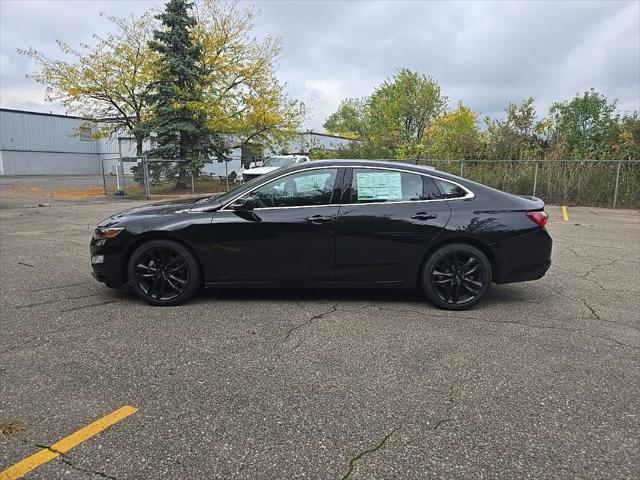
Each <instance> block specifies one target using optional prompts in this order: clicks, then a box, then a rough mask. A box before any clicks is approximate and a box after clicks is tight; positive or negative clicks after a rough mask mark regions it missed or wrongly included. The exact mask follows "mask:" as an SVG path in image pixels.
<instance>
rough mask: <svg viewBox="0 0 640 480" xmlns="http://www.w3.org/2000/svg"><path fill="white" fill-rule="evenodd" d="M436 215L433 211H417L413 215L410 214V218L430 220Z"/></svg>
mask: <svg viewBox="0 0 640 480" xmlns="http://www.w3.org/2000/svg"><path fill="white" fill-rule="evenodd" d="M437 216H438V215H436V214H435V213H427V212H418V213H416V214H415V215H411V218H413V219H414V220H431V219H433V218H436V217H437Z"/></svg>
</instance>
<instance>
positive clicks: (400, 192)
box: [350, 168, 424, 203]
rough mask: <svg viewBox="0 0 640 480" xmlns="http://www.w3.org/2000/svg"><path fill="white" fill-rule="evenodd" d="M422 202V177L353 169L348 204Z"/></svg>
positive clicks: (395, 172)
mask: <svg viewBox="0 0 640 480" xmlns="http://www.w3.org/2000/svg"><path fill="white" fill-rule="evenodd" d="M411 200H424V197H423V183H422V176H421V175H415V174H413V173H405V172H398V171H394V170H376V169H372V168H354V169H353V176H352V179H351V199H350V203H384V202H404V201H411Z"/></svg>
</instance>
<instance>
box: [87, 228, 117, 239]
mask: <svg viewBox="0 0 640 480" xmlns="http://www.w3.org/2000/svg"><path fill="white" fill-rule="evenodd" d="M123 230H124V228H123V227H98V228H96V229H95V230H94V231H93V239H94V240H102V239H103V238H115V237H117V236H118V235H119V234H120V232H121V231H123Z"/></svg>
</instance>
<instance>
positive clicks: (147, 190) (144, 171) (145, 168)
mask: <svg viewBox="0 0 640 480" xmlns="http://www.w3.org/2000/svg"><path fill="white" fill-rule="evenodd" d="M142 182H143V183H144V196H145V198H147V199H149V198H151V188H150V187H149V167H148V165H147V157H142Z"/></svg>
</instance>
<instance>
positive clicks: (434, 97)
mask: <svg viewBox="0 0 640 480" xmlns="http://www.w3.org/2000/svg"><path fill="white" fill-rule="evenodd" d="M446 104H447V97H445V96H444V95H443V94H442V92H441V91H440V86H439V85H438V84H437V82H435V81H434V80H432V79H431V78H430V77H427V76H426V75H423V74H420V73H416V72H412V71H411V70H407V69H406V68H403V69H401V70H400V71H399V72H398V73H397V74H396V75H395V76H394V77H393V78H391V79H389V80H387V81H385V82H384V83H382V85H380V86H378V87H377V88H376V89H375V90H374V92H373V94H372V95H371V96H370V97H365V98H362V99H354V98H349V99H346V100H343V101H342V102H341V103H340V107H339V108H338V110H337V111H336V112H335V113H333V114H332V115H330V116H329V117H328V118H327V120H326V122H325V124H324V127H325V128H326V129H327V130H328V131H330V132H333V133H340V134H342V135H346V136H354V137H356V136H357V137H358V139H360V140H361V142H362V143H361V145H360V146H359V147H358V149H357V152H356V151H353V152H352V154H353V155H354V156H355V155H357V156H360V157H362V158H376V157H377V158H408V157H416V156H421V155H422V152H423V145H422V136H423V134H424V131H425V129H426V128H427V127H429V125H430V124H431V122H432V121H433V120H434V119H435V118H436V117H438V115H440V114H441V113H442V112H443V111H444V108H445V107H446Z"/></svg>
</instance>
